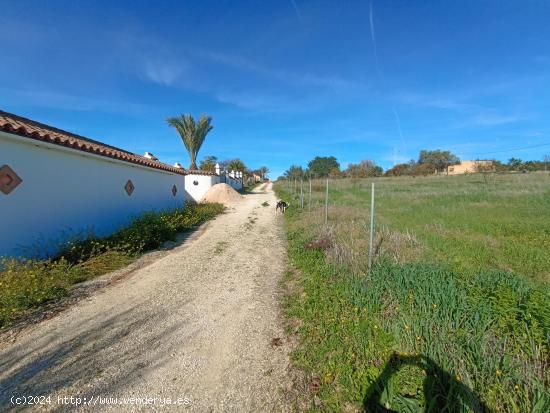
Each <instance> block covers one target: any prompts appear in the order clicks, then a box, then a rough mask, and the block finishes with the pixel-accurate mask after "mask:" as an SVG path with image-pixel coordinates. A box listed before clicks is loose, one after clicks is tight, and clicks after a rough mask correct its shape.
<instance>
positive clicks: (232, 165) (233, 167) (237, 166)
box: [227, 158, 248, 173]
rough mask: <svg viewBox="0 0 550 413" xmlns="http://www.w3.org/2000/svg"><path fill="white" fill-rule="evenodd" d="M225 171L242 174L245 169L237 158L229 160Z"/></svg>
mask: <svg viewBox="0 0 550 413" xmlns="http://www.w3.org/2000/svg"><path fill="white" fill-rule="evenodd" d="M227 169H228V170H229V171H239V172H242V173H246V171H247V169H248V168H247V167H246V165H245V164H244V162H243V161H241V160H240V159H239V158H235V159H231V160H230V161H229V162H228V164H227Z"/></svg>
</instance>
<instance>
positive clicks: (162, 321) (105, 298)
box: [0, 184, 290, 412]
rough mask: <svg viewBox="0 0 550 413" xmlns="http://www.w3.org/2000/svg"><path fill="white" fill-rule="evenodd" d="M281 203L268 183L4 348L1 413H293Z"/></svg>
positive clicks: (1, 354)
mask: <svg viewBox="0 0 550 413" xmlns="http://www.w3.org/2000/svg"><path fill="white" fill-rule="evenodd" d="M264 201H267V202H268V203H269V206H267V207H265V206H262V203H263V202H264ZM275 201H276V199H275V195H274V194H273V191H272V188H271V184H267V185H263V186H262V187H260V189H258V190H257V191H255V192H254V193H253V194H250V195H247V196H246V197H245V199H244V200H243V201H242V202H240V203H239V204H236V205H235V206H234V207H233V208H231V209H229V210H228V212H227V213H225V214H223V215H221V216H219V217H217V218H216V219H215V220H214V221H212V222H211V223H209V224H208V225H207V227H206V229H204V230H202V231H200V232H199V233H198V235H197V236H192V237H190V238H189V239H188V240H186V241H185V242H184V243H183V244H182V245H180V246H177V247H175V248H174V249H172V250H170V251H169V252H167V253H166V254H164V255H163V256H161V257H160V258H158V259H157V260H154V261H153V262H151V263H149V264H148V265H147V266H144V267H142V268H138V269H137V270H134V271H133V272H132V273H131V275H129V276H128V277H126V278H122V279H121V280H120V281H119V282H116V283H112V284H110V285H108V286H106V287H104V288H102V289H100V290H99V291H96V292H94V293H93V294H92V295H90V296H89V297H87V298H85V299H83V300H81V301H80V302H78V303H77V304H76V305H73V306H70V307H69V308H68V309H66V310H65V311H63V312H61V313H60V314H58V315H57V316H55V317H53V318H51V319H49V320H45V321H43V322H41V323H39V324H37V325H34V326H31V327H29V328H27V329H25V330H23V331H22V332H20V333H19V334H18V335H17V337H16V338H15V340H14V341H13V342H11V343H6V342H5V343H2V344H0V346H1V347H0V411H5V410H11V409H15V410H19V409H22V410H24V409H31V408H32V410H36V408H37V406H28V405H27V406H19V408H16V406H14V405H12V404H11V403H10V398H11V396H29V395H32V396H41V395H42V396H50V397H51V404H45V405H43V406H41V409H43V410H47V411H74V410H78V411H138V410H140V411H151V410H158V411H201V412H203V411H208V412H217V411H238V412H243V411H258V412H260V411H261V412H268V411H277V412H279V411H287V410H289V407H288V406H289V403H288V401H287V400H286V396H285V394H286V389H287V388H288V387H289V381H290V380H289V378H288V375H289V373H288V354H287V351H288V350H287V347H288V346H287V345H286V344H285V340H284V339H283V340H273V339H275V338H283V337H284V335H283V331H282V326H281V319H280V313H279V304H278V299H279V280H280V278H281V276H282V274H283V271H284V269H285V260H286V253H285V244H284V237H283V234H282V229H281V225H280V224H281V217H280V215H277V214H276V213H275ZM281 343H282V345H279V344H281ZM64 396H68V397H70V396H73V397H75V398H76V397H80V400H81V402H83V401H84V398H85V399H86V402H87V403H89V402H90V400H92V403H93V401H94V400H95V403H100V402H101V399H98V397H112V398H115V397H117V398H119V400H120V399H121V398H130V397H141V398H144V397H156V398H158V399H157V401H155V403H154V404H152V403H149V404H147V405H143V404H141V405H140V404H137V403H135V402H134V403H133V404H123V405H116V406H115V405H105V404H103V405H101V404H96V405H95V406H79V407H77V406H75V405H74V404H72V405H71V404H58V397H64ZM161 398H170V399H171V400H172V401H175V400H176V399H177V398H182V399H184V400H183V402H181V403H182V404H180V405H170V406H166V405H164V406H163V405H162V400H161ZM185 398H187V400H185ZM127 402H128V400H126V403H127ZM74 403H76V399H74ZM130 403H131V402H130Z"/></svg>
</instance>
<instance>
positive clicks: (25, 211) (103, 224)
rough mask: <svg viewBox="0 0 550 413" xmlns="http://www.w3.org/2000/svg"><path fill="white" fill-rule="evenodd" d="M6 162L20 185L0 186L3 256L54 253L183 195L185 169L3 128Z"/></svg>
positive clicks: (2, 159) (179, 201) (0, 162)
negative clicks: (72, 146) (98, 152)
mask: <svg viewBox="0 0 550 413" xmlns="http://www.w3.org/2000/svg"><path fill="white" fill-rule="evenodd" d="M3 166H8V167H9V168H11V170H12V171H13V172H14V173H15V174H16V175H17V176H18V177H19V178H20V179H21V183H20V184H19V185H17V187H15V188H14V189H13V190H12V191H11V192H9V193H8V194H5V193H3V192H0V256H2V255H12V256H13V255H15V256H47V255H51V254H52V253H54V252H55V251H56V249H57V248H58V246H59V244H60V242H63V241H66V240H67V239H68V238H74V237H75V236H83V235H84V234H85V233H90V232H93V233H95V234H96V235H107V234H109V233H112V232H113V231H114V230H116V229H117V228H119V227H120V226H122V225H124V224H127V223H128V222H129V221H130V220H131V219H132V218H133V217H135V216H137V215H139V214H140V213H143V212H145V211H150V210H162V209H167V208H174V207H180V206H182V205H183V204H184V201H185V190H184V176H183V175H181V174H178V173H174V172H171V171H166V170H161V169H155V168H151V167H147V166H142V165H138V164H133V163H129V162H124V161H120V160H117V159H111V158H107V157H105V156H99V155H95V154H92V153H87V152H83V151H79V150H76V149H70V148H67V147H63V146H59V145H55V144H51V143H46V142H42V141H38V140H33V139H28V138H25V137H21V136H18V135H14V134H11V133H5V132H0V168H2V167H3ZM6 169H7V168H5V169H4V171H5V170H6ZM12 178H13V177H10V176H4V178H3V179H4V180H5V182H4V184H6V185H7V184H10V183H12V182H11V181H10V180H11V179H12ZM0 184H1V183H0Z"/></svg>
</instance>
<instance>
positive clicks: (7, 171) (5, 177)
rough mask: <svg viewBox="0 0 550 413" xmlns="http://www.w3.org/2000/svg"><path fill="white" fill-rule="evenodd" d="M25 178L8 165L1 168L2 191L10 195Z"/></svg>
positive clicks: (0, 188)
mask: <svg viewBox="0 0 550 413" xmlns="http://www.w3.org/2000/svg"><path fill="white" fill-rule="evenodd" d="M21 182H23V180H22V179H21V178H20V177H19V176H18V175H17V174H16V173H15V171H14V170H13V169H11V168H10V167H9V166H8V165H4V166H2V167H1V168H0V191H2V192H3V193H4V194H6V195H8V194H9V193H10V192H11V191H13V190H14V189H15V188H17V187H18V186H19V184H20V183H21Z"/></svg>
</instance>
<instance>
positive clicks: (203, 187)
mask: <svg viewBox="0 0 550 413" xmlns="http://www.w3.org/2000/svg"><path fill="white" fill-rule="evenodd" d="M219 183H220V177H219V176H218V175H204V174H200V173H198V174H193V173H188V174H187V175H185V200H186V201H194V202H200V201H201V200H202V198H203V197H204V194H206V192H207V191H208V190H209V189H210V188H211V187H212V186H213V185H216V184H219Z"/></svg>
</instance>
